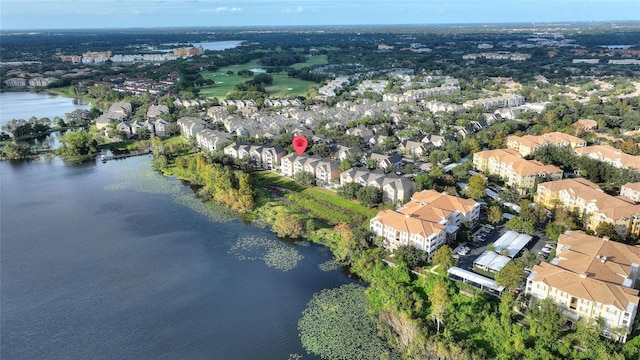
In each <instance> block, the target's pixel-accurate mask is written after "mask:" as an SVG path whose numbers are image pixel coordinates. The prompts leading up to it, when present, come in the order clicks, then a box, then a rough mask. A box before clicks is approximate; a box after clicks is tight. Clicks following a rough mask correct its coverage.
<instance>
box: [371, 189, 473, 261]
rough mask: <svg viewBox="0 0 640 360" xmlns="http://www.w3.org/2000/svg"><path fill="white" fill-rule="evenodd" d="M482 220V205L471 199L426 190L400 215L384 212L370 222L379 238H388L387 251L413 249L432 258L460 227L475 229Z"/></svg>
mask: <svg viewBox="0 0 640 360" xmlns="http://www.w3.org/2000/svg"><path fill="white" fill-rule="evenodd" d="M479 216H480V204H479V203H477V202H475V201H474V200H470V199H462V198H459V197H456V196H451V195H447V194H446V193H439V192H437V191H435V190H424V191H421V192H417V193H414V194H413V196H412V197H411V200H410V201H409V202H407V203H406V204H404V206H403V207H402V208H400V209H399V210H397V211H393V210H384V211H381V212H379V213H378V214H377V215H376V216H375V217H374V218H373V219H371V220H370V221H369V227H370V229H371V231H373V232H374V233H375V234H376V235H377V236H382V237H384V239H385V240H384V247H385V248H386V249H387V250H391V251H394V250H395V249H397V248H398V247H399V246H402V245H409V246H413V247H415V248H417V249H419V250H422V251H425V252H427V253H428V255H429V257H431V256H432V255H433V253H434V252H435V251H436V250H437V249H438V248H439V247H440V246H442V245H443V244H445V243H446V242H447V241H449V240H451V239H453V238H454V237H455V235H456V234H457V232H458V230H459V229H460V226H461V225H462V224H466V225H468V226H472V225H473V223H474V222H475V221H476V220H477V219H478V217H479Z"/></svg>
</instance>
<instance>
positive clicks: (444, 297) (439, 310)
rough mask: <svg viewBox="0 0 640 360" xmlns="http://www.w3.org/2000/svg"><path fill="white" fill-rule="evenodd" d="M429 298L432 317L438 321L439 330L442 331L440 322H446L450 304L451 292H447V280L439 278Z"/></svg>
mask: <svg viewBox="0 0 640 360" xmlns="http://www.w3.org/2000/svg"><path fill="white" fill-rule="evenodd" d="M429 300H430V301H431V318H432V319H433V320H435V321H436V325H437V332H440V324H442V323H443V322H444V316H445V314H446V310H447V305H448V304H449V294H448V293H447V284H446V283H445V280H443V279H437V280H436V281H435V282H434V284H433V290H432V292H431V294H430V295H429Z"/></svg>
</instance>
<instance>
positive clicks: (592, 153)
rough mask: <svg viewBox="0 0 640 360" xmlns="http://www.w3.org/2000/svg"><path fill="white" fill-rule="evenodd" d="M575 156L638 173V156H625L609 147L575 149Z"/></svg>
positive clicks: (639, 158) (639, 168)
mask: <svg viewBox="0 0 640 360" xmlns="http://www.w3.org/2000/svg"><path fill="white" fill-rule="evenodd" d="M574 151H575V153H576V154H578V155H582V156H588V157H590V158H592V159H596V160H600V161H604V162H606V163H608V164H611V165H613V166H615V167H617V168H621V169H630V170H634V171H640V156H633V155H629V154H625V153H624V152H622V151H621V150H618V149H616V148H614V147H613V146H611V145H593V146H585V147H582V148H577V149H575V150H574Z"/></svg>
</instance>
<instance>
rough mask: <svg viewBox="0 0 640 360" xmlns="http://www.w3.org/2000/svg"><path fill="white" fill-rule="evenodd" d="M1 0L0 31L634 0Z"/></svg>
mask: <svg viewBox="0 0 640 360" xmlns="http://www.w3.org/2000/svg"><path fill="white" fill-rule="evenodd" d="M232 3H233V5H228V4H227V5H225V2H224V1H220V0H181V1H177V0H176V1H168V0H129V1H122V0H110V1H108V0H67V1H59V0H21V1H18V0H5V1H2V4H1V5H0V7H1V10H2V11H1V12H0V23H1V24H2V25H0V31H3V32H6V31H46V30H49V31H50V30H107V29H119V30H120V29H156V28H247V27H250V28H256V27H340V26H437V25H444V26H446V25H449V26H451V25H458V26H459V25H475V26H479V25H504V24H539V25H540V24H558V23H559V24H563V23H593V22H596V23H598V22H604V23H611V22H614V23H615V22H628V21H631V22H634V21H639V20H640V2H639V1H636V0H555V1H554V0H538V1H536V0H522V1H512V0H491V1H476V0H459V1H442V0H422V1H420V0H397V1H395V2H393V3H389V2H387V1H385V0H369V1H367V2H366V7H363V6H362V4H363V2H362V1H355V0H351V1H337V0H297V1H293V0H268V1H267V0H239V1H237V0H236V1H233V2H232Z"/></svg>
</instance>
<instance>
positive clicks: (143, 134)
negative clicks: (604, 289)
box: [135, 127, 151, 140]
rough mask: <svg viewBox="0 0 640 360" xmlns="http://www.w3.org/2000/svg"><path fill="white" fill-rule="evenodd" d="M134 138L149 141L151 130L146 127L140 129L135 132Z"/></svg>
mask: <svg viewBox="0 0 640 360" xmlns="http://www.w3.org/2000/svg"><path fill="white" fill-rule="evenodd" d="M135 137H136V138H138V139H139V140H149V139H150V138H151V130H149V129H148V128H146V127H143V128H140V129H138V131H136V134H135Z"/></svg>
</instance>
